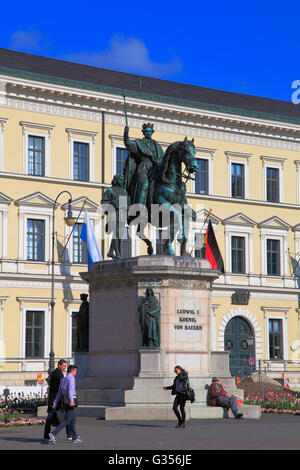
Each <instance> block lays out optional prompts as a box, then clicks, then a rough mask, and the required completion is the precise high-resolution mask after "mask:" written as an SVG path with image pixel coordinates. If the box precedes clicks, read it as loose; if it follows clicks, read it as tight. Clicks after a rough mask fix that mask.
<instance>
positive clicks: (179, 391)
mask: <svg viewBox="0 0 300 470" xmlns="http://www.w3.org/2000/svg"><path fill="white" fill-rule="evenodd" d="M174 372H175V374H176V377H175V379H174V382H173V385H170V386H168V387H164V388H163V389H164V390H172V395H175V399H174V402H173V411H174V413H175V415H176V417H177V419H178V424H177V425H176V426H175V427H176V428H185V409H184V407H185V404H186V400H187V393H186V392H187V390H188V389H189V378H188V373H187V372H186V371H185V370H184V369H183V368H182V367H181V366H175V368H174ZM178 408H179V409H180V412H179V411H178Z"/></svg>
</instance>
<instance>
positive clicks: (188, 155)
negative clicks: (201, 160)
mask: <svg viewBox="0 0 300 470" xmlns="http://www.w3.org/2000/svg"><path fill="white" fill-rule="evenodd" d="M179 150H180V153H179V155H180V160H181V162H182V163H184V164H185V167H186V169H187V171H188V173H195V171H198V163H197V160H196V158H195V155H196V149H195V145H194V139H192V140H188V139H187V138H186V137H185V139H184V140H183V141H182V142H180V146H179Z"/></svg>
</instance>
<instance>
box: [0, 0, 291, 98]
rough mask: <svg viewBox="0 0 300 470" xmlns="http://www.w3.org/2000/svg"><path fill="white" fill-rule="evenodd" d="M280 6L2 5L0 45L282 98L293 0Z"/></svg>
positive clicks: (287, 87)
mask: <svg viewBox="0 0 300 470" xmlns="http://www.w3.org/2000/svg"><path fill="white" fill-rule="evenodd" d="M281 4H283V3H281ZM283 5H284V6H283V7H282V6H281V7H280V6H279V3H275V2H271V1H270V2H269V1H261V2H258V1H256V0H253V1H252V2H246V3H245V2H241V1H240V2H224V1H222V2H221V1H219V0H216V1H214V2H207V1H206V2H203V1H200V0H199V1H194V0H192V1H185V2H184V1H183V0H181V1H180V2H179V1H174V2H171V1H169V0H165V1H164V0H160V1H157V0H152V1H151V2H146V1H144V2H143V1H141V0H139V1H136V0H130V1H128V2H118V1H115V2H113V1H110V2H109V1H108V2H105V3H104V2H101V1H99V0H98V1H90V0H86V1H85V2H77V1H74V2H62V1H59V2H58V1H56V0H53V1H52V2H40V1H31V0H29V2H19V1H16V2H13V3H8V2H3V4H2V5H1V16H2V21H1V28H0V47H4V48H8V49H14V50H18V51H23V52H30V53H33V54H38V55H43V56H47V57H53V58H57V59H66V60H71V61H75V62H81V63H85V64H89V65H95V66H99V67H104V68H110V69H114V70H121V71H124V72H130V73H138V74H141V75H148V76H153V77H158V78H164V79H167V80H172V81H177V82H183V83H190V84H194V85H200V86H205V87H209V88H217V89H222V90H228V91H234V92H238V93H245V94H251V95H257V96H265V97H269V98H275V99H282V100H286V101H290V100H291V95H292V92H293V90H292V88H291V85H292V82H293V81H294V80H300V65H299V64H300V61H299V49H300V48H299V31H300V27H299V19H300V14H299V13H300V3H299V2H297V3H296V2H293V3H289V2H285V3H284V4H283Z"/></svg>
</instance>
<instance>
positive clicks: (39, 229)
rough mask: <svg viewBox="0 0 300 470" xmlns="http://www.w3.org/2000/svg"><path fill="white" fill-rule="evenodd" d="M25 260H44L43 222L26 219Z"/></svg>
mask: <svg viewBox="0 0 300 470" xmlns="http://www.w3.org/2000/svg"><path fill="white" fill-rule="evenodd" d="M27 259H28V260H31V261H44V260H45V221H44V220H38V219H27Z"/></svg>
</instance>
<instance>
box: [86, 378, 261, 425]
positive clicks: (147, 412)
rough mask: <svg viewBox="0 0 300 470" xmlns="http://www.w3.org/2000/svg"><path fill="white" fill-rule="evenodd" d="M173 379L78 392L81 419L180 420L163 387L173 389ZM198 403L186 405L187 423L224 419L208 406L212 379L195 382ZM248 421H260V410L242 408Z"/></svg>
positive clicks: (229, 386)
mask: <svg viewBox="0 0 300 470" xmlns="http://www.w3.org/2000/svg"><path fill="white" fill-rule="evenodd" d="M172 382H173V378H169V379H168V378H166V379H165V378H161V377H157V378H155V377H151V378H149V377H147V378H141V377H138V378H134V384H133V388H132V389H131V390H125V389H96V388H89V389H82V390H78V391H77V395H78V399H79V403H80V406H79V407H78V409H77V415H78V416H94V417H97V418H102V419H106V420H111V421H114V420H116V421H122V420H176V417H175V415H174V413H173V411H172V403H173V400H174V397H173V396H172V395H171V392H170V391H164V390H163V387H164V386H167V385H171V384H172ZM190 382H191V386H192V387H193V388H194V391H195V395H196V401H195V402H194V403H193V404H191V403H189V402H188V403H187V405H186V416H187V419H209V418H212V419H214V418H222V417H223V409H222V408H218V407H210V406H207V405H206V397H207V390H206V389H205V385H206V384H207V383H210V380H209V379H208V378H200V377H199V378H191V379H190ZM221 382H222V384H223V386H224V388H225V390H226V391H227V393H228V395H232V394H237V395H238V396H239V397H240V398H242V399H243V398H244V397H243V390H237V389H236V386H235V382H234V378H231V377H224V378H222V379H221ZM239 408H240V409H241V412H242V413H243V414H244V416H245V417H246V418H259V417H260V407H258V406H252V405H251V406H250V405H249V406H247V405H239Z"/></svg>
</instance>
